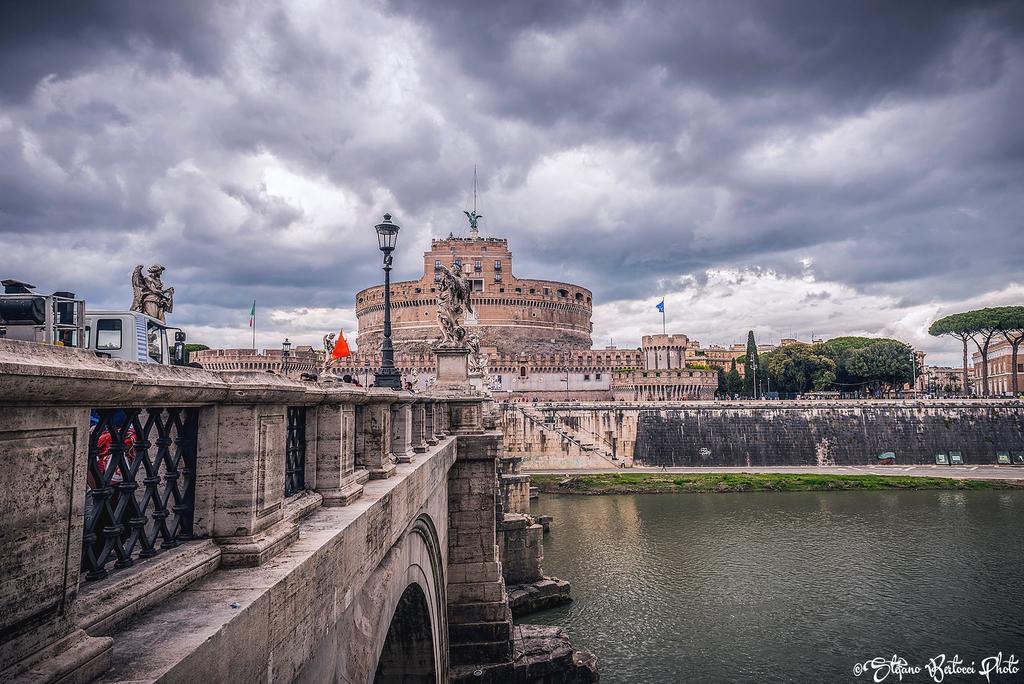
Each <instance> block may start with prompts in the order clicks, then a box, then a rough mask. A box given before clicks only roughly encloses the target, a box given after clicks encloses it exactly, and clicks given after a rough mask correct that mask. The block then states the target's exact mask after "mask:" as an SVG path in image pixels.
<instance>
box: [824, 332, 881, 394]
mask: <svg viewBox="0 0 1024 684" xmlns="http://www.w3.org/2000/svg"><path fill="white" fill-rule="evenodd" d="M878 339H879V338H875V337H833V338H832V339H831V340H828V341H827V342H823V343H822V344H821V345H819V346H820V348H821V353H822V354H824V355H825V356H827V357H828V358H830V359H832V361H834V362H835V364H836V370H835V373H836V384H838V385H839V387H840V388H841V389H846V390H849V389H851V388H853V387H855V386H857V385H863V383H864V378H861V377H859V376H857V375H855V374H853V373H851V372H850V368H849V361H850V356H851V354H853V352H855V351H856V350H858V349H863V348H864V347H867V346H870V345H871V344H872V343H874V342H876V341H877V340H878Z"/></svg>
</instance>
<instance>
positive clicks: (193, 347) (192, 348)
mask: <svg viewBox="0 0 1024 684" xmlns="http://www.w3.org/2000/svg"><path fill="white" fill-rule="evenodd" d="M185 349H188V353H189V354H192V353H194V352H197V351H206V350H207V349H209V347H207V346H206V345H205V344H196V343H194V342H189V343H187V344H186V345H185Z"/></svg>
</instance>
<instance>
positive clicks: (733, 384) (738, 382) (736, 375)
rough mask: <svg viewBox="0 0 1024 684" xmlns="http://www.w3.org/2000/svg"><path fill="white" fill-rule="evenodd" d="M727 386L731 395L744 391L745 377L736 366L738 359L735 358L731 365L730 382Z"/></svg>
mask: <svg viewBox="0 0 1024 684" xmlns="http://www.w3.org/2000/svg"><path fill="white" fill-rule="evenodd" d="M726 387H727V388H728V392H727V393H728V395H729V396H730V397H731V396H733V395H735V394H739V393H740V392H742V391H743V378H741V377H740V371H739V369H738V368H737V367H736V359H733V360H732V363H731V364H730V365H729V382H728V384H727V385H726Z"/></svg>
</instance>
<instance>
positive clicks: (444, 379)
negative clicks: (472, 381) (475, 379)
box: [434, 347, 470, 390]
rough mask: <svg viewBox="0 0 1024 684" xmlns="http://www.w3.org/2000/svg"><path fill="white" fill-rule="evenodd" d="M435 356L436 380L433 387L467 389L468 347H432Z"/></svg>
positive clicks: (439, 388)
mask: <svg viewBox="0 0 1024 684" xmlns="http://www.w3.org/2000/svg"><path fill="white" fill-rule="evenodd" d="M434 355H435V356H436V357H437V380H436V381H435V382H434V389H438V390H446V389H469V387H470V385H469V349H468V348H464V347H454V348H452V347H434Z"/></svg>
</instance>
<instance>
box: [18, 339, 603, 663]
mask: <svg viewBox="0 0 1024 684" xmlns="http://www.w3.org/2000/svg"><path fill="white" fill-rule="evenodd" d="M489 413H490V411H489V402H488V401H487V400H486V399H485V398H484V397H483V396H481V395H478V394H474V393H473V392H472V391H471V390H470V389H468V387H467V388H466V389H464V390H459V391H455V390H453V391H448V392H447V393H434V394H413V393H405V392H394V391H390V390H378V389H363V388H360V387H356V386H353V385H348V384H341V383H328V382H324V383H316V382H298V381H295V380H292V379H289V378H285V377H282V376H280V375H275V374H270V373H258V372H242V371H237V372H220V373H214V372H209V371H204V370H201V369H195V368H181V367H165V366H156V365H143V364H133V363H124V362H117V361H109V360H102V359H97V358H95V357H94V356H92V355H90V354H86V353H82V352H80V351H78V350H73V349H63V348H57V347H46V346H41V345H28V344H23V343H18V342H11V341H4V340H0V459H2V468H0V477H2V481H0V482H2V492H3V496H2V497H0V574H2V583H0V607H2V611H0V634H2V636H0V668H2V669H0V680H2V681H26V682H86V681H100V682H129V681H130V682H151V681H161V682H198V681H204V682H255V681H265V682H294V681H299V682H371V681H385V682H388V681H403V682H446V681H475V682H487V681H493V682H498V681H517V682H530V681H546V682H547V681H550V682H563V681H564V682H576V681H594V680H595V679H596V671H595V669H594V667H593V662H592V657H589V658H588V654H583V653H580V652H574V651H573V650H572V648H571V645H570V644H569V642H568V639H567V638H566V637H565V636H564V634H562V633H561V632H560V630H557V629H554V628H530V627H529V626H522V627H520V626H516V627H514V626H513V624H512V619H511V613H510V609H509V603H508V598H507V596H506V589H505V582H504V579H503V576H502V567H501V562H500V557H499V550H498V549H499V543H501V537H500V534H501V533H500V529H501V523H502V519H503V516H504V512H503V505H504V504H503V498H502V496H501V495H500V490H501V487H500V486H499V477H498V474H497V463H498V459H499V449H500V446H501V436H500V433H499V432H497V431H495V430H494V429H493V428H494V420H493V418H489V417H488V414H489ZM511 479H515V478H511ZM520 479H522V478H521V477H520ZM520 489H521V487H520ZM506 500H507V497H506ZM506 546H507V545H506ZM506 546H503V547H502V548H503V551H502V553H503V554H504V553H506V550H505V549H506Z"/></svg>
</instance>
